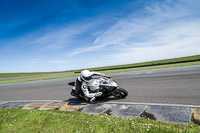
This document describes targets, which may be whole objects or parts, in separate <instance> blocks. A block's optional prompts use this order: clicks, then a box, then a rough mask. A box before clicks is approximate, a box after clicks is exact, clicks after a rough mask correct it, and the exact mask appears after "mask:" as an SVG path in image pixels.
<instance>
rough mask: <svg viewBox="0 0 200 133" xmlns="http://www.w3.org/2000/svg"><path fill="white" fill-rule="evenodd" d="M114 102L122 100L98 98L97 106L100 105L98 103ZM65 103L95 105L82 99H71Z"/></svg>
mask: <svg viewBox="0 0 200 133" xmlns="http://www.w3.org/2000/svg"><path fill="white" fill-rule="evenodd" d="M113 100H121V99H117V98H115V97H108V98H97V99H96V104H98V103H106V102H109V101H113ZM63 102H69V103H70V104H73V105H85V104H93V103H90V102H89V101H86V100H84V99H81V98H70V99H68V100H64V101H63Z"/></svg>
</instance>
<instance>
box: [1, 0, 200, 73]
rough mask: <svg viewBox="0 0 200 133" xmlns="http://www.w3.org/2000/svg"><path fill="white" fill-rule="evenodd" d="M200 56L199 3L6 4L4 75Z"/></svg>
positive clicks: (97, 0) (49, 0)
mask: <svg viewBox="0 0 200 133" xmlns="http://www.w3.org/2000/svg"><path fill="white" fill-rule="evenodd" d="M198 54H200V1H199V0H164V1H160V0H17V1H16V0H0V73H7V72H49V71H63V70H74V69H81V68H91V67H100V66H110V65H119V64H129V63H138V62H146V61H152V60H159V59H168V58H175V57H183V56H190V55H198Z"/></svg>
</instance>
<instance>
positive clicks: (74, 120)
mask: <svg viewBox="0 0 200 133" xmlns="http://www.w3.org/2000/svg"><path fill="white" fill-rule="evenodd" d="M199 131H200V127H199V126H197V125H195V124H189V125H180V124H171V123H163V122H157V121H152V120H147V119H144V118H119V117H111V116H108V115H106V114H100V115H98V116H95V115H89V114H84V113H79V112H74V111H73V112H69V111H57V110H49V111H41V110H23V109H4V108H0V132H1V133H16V132H17V133H27V132H30V133H32V132H34V133H198V132H199Z"/></svg>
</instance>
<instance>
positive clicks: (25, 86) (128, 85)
mask: <svg viewBox="0 0 200 133" xmlns="http://www.w3.org/2000/svg"><path fill="white" fill-rule="evenodd" d="M109 76H113V78H114V79H115V80H116V81H117V83H118V85H119V86H121V87H123V88H125V89H127V91H128V92H129V95H128V97H127V98H126V99H121V100H115V99H113V98H109V99H106V100H105V101H112V102H132V103H157V104H182V105H200V66H199V65H198V66H190V67H180V68H166V69H159V70H145V71H137V72H124V73H118V74H109ZM75 79H76V78H63V79H51V80H42V81H30V82H20V83H9V84H0V101H20V100H64V101H65V100H71V99H73V100H74V99H75V100H76V98H74V97H73V96H71V95H70V92H71V87H70V86H68V82H71V81H74V80H75Z"/></svg>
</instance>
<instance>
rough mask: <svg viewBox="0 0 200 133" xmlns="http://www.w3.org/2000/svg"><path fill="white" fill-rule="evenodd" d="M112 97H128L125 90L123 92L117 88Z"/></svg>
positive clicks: (122, 89)
mask: <svg viewBox="0 0 200 133" xmlns="http://www.w3.org/2000/svg"><path fill="white" fill-rule="evenodd" d="M113 95H114V96H115V97H116V98H126V97H127V96H128V92H127V90H125V89H124V88H121V87H119V88H118V89H117V90H116V91H115V92H114V93H113Z"/></svg>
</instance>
